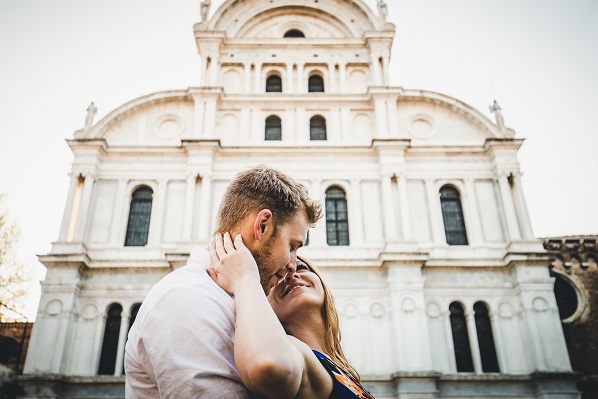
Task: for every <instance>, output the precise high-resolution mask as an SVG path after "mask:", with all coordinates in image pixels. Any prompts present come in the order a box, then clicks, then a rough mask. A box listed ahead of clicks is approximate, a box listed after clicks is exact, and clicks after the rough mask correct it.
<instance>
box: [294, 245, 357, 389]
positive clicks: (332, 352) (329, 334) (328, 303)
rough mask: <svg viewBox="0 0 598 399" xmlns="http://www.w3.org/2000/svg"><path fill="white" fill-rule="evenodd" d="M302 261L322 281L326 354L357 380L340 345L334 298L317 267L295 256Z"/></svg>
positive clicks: (339, 331) (355, 371)
mask: <svg viewBox="0 0 598 399" xmlns="http://www.w3.org/2000/svg"><path fill="white" fill-rule="evenodd" d="M297 258H298V259H300V260H301V261H302V262H303V263H305V264H306V265H307V267H309V269H310V270H311V271H312V272H314V273H315V274H316V276H318V278H319V279H320V281H321V282H322V287H323V288H324V305H323V306H322V318H323V319H324V330H325V331H324V348H325V349H326V354H327V355H328V356H330V358H331V359H332V360H333V361H334V362H335V363H337V364H338V365H339V366H341V367H342V368H343V369H344V370H345V371H347V372H348V373H349V374H350V375H351V376H352V377H353V378H355V379H356V380H357V381H360V378H359V374H358V373H357V370H355V369H354V368H353V366H351V364H350V363H349V362H348V361H347V358H346V357H345V353H344V352H343V348H342V347H341V329H340V322H339V318H338V311H337V310H336V306H335V304H334V298H333V296H332V294H331V293H330V290H329V289H328V287H327V286H326V283H325V282H324V280H323V279H322V276H321V275H320V272H319V271H318V269H317V268H316V267H315V266H313V265H312V264H311V263H310V262H308V261H306V260H305V258H302V257H297Z"/></svg>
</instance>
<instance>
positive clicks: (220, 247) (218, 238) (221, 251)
mask: <svg viewBox="0 0 598 399" xmlns="http://www.w3.org/2000/svg"><path fill="white" fill-rule="evenodd" d="M214 243H215V246H216V255H218V258H219V259H222V258H223V257H224V256H226V249H225V248H224V241H223V240H222V234H220V233H218V234H216V235H215V236H214Z"/></svg>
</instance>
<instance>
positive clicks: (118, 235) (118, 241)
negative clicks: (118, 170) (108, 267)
mask: <svg viewBox="0 0 598 399" xmlns="http://www.w3.org/2000/svg"><path fill="white" fill-rule="evenodd" d="M127 183H128V180H127V179H124V178H123V179H118V187H117V188H116V203H115V204H114V213H113V215H112V223H111V226H110V244H111V245H112V246H113V247H118V246H122V245H123V244H124V238H123V237H122V228H121V227H122V226H123V225H125V223H124V220H123V219H124V217H125V212H124V210H125V209H126V207H127V206H129V202H128V201H127Z"/></svg>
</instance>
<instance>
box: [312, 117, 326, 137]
mask: <svg viewBox="0 0 598 399" xmlns="http://www.w3.org/2000/svg"><path fill="white" fill-rule="evenodd" d="M309 139H310V140H326V119H324V118H323V117H321V116H320V115H316V116H314V117H313V118H311V119H310V120H309Z"/></svg>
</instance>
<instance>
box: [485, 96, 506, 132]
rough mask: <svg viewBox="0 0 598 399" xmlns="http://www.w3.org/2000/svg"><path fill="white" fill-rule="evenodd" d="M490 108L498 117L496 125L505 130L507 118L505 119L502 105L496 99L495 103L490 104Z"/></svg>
mask: <svg viewBox="0 0 598 399" xmlns="http://www.w3.org/2000/svg"><path fill="white" fill-rule="evenodd" d="M488 108H490V112H492V113H494V117H495V118H496V126H497V127H498V129H499V130H500V131H501V132H503V133H504V132H505V130H506V129H505V120H504V119H503V116H502V112H501V108H500V105H498V103H497V102H496V100H494V104H492V105H491V106H488Z"/></svg>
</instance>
